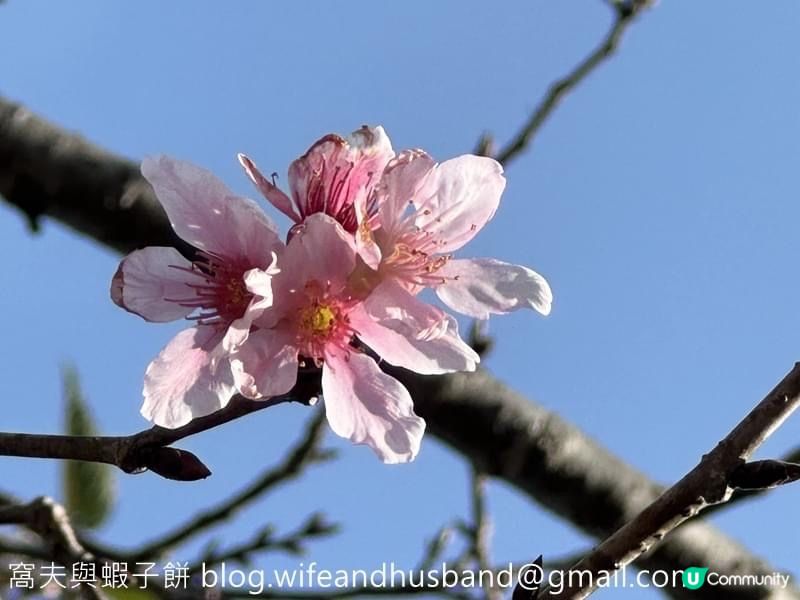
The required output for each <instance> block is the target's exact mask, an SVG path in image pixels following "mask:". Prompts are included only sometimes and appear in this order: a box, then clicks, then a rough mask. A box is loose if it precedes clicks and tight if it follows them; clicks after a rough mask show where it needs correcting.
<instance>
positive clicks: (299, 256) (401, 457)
mask: <svg viewBox="0 0 800 600" xmlns="http://www.w3.org/2000/svg"><path fill="white" fill-rule="evenodd" d="M280 264H281V272H280V273H278V274H277V275H276V276H275V277H274V279H273V282H272V283H273V292H274V302H273V304H272V305H271V306H270V307H268V308H266V309H265V310H264V311H263V312H262V314H261V315H260V316H259V317H258V318H257V319H255V320H254V321H253V331H252V333H251V334H250V337H249V339H248V343H247V344H246V345H243V346H241V347H240V348H238V349H237V351H236V352H235V354H234V355H233V356H232V358H231V367H232V370H233V375H234V381H235V384H236V386H237V388H238V389H239V390H240V391H241V393H242V394H243V395H244V396H246V397H249V398H254V399H256V398H263V397H269V396H275V395H279V394H283V393H285V392H287V391H289V390H290V389H291V388H292V387H293V386H294V384H295V382H296V379H297V369H298V366H302V365H303V363H304V362H305V361H308V362H311V363H313V364H316V365H317V366H321V368H322V395H323V398H324V403H325V409H326V413H327V417H328V421H329V423H330V425H331V428H332V429H333V430H334V432H336V433H337V434H338V435H340V436H342V437H345V438H348V439H350V440H351V441H353V442H354V443H357V444H367V445H368V446H370V447H371V448H372V449H373V450H374V451H375V452H376V453H377V454H378V456H379V457H380V458H381V459H382V460H383V461H384V462H387V463H397V462H406V461H409V460H412V459H413V458H414V457H415V456H416V454H417V452H418V451H419V445H420V441H421V438H422V434H423V432H424V429H425V422H424V421H423V420H422V419H421V418H420V417H418V416H417V415H416V414H414V410H413V403H412V400H411V396H410V395H409V393H408V391H407V390H406V388H405V387H403V385H402V384H401V383H400V382H398V381H397V380H396V379H394V378H393V377H391V376H389V375H387V374H386V373H384V372H382V371H381V369H380V368H379V367H378V365H377V363H376V362H375V360H373V359H372V358H371V357H370V356H368V355H367V354H366V353H364V352H363V351H362V349H361V348H360V347H358V346H357V345H355V344H356V340H359V341H360V342H362V343H363V344H366V345H367V346H369V347H370V348H372V350H374V351H375V352H377V353H378V354H379V355H380V356H381V358H382V359H383V360H385V361H387V362H388V363H390V364H393V365H397V366H401V367H405V368H407V369H410V370H413V371H416V372H418V373H431V374H432V373H445V372H450V371H455V370H473V369H474V368H475V365H476V363H477V362H478V360H479V359H478V356H477V355H476V354H475V352H474V351H473V350H472V349H471V348H470V347H469V346H468V345H467V344H465V343H464V342H463V340H461V338H460V337H459V336H458V328H457V325H456V322H455V320H453V319H452V317H450V316H449V315H446V314H445V313H443V312H442V311H440V310H439V309H437V308H435V307H432V306H429V305H426V304H424V303H422V302H420V301H418V300H417V299H416V298H415V297H414V296H412V295H411V294H409V293H408V292H407V291H406V290H404V289H403V288H402V287H400V286H396V285H393V284H392V283H391V282H387V284H386V285H382V286H379V288H376V290H375V291H374V293H372V294H370V296H369V297H368V298H366V299H362V298H361V297H357V296H355V295H353V293H352V292H351V290H350V289H349V279H350V275H351V273H352V271H353V269H354V268H355V265H356V249H355V243H354V240H353V236H352V235H351V234H349V233H348V232H347V231H345V229H344V228H343V227H342V225H341V224H340V223H338V222H337V221H336V220H334V218H332V217H331V216H328V215H326V214H322V213H319V214H313V215H311V216H309V217H307V218H306V219H305V220H304V221H303V223H302V224H301V225H299V226H297V227H296V231H295V235H293V236H292V238H291V239H290V241H289V244H288V246H287V247H286V250H285V251H284V252H283V254H281V256H280Z"/></svg>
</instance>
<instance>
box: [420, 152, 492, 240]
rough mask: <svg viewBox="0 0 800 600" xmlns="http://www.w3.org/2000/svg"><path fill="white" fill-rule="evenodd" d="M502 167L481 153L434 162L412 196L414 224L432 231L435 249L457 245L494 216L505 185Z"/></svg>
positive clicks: (473, 235) (471, 236)
mask: <svg viewBox="0 0 800 600" xmlns="http://www.w3.org/2000/svg"><path fill="white" fill-rule="evenodd" d="M505 185H506V180H505V178H504V177H503V167H502V166H501V165H500V163H498V162H497V161H495V160H493V159H491V158H486V157H484V156H473V155H464V156H459V157H457V158H453V159H451V160H448V161H445V162H443V163H441V164H439V165H437V166H436V168H435V169H434V170H433V171H431V173H430V174H429V175H428V177H427V178H426V180H425V184H424V186H423V188H422V189H421V190H420V192H419V194H418V197H417V198H416V199H415V200H414V205H415V206H416V208H417V216H416V219H415V224H416V225H417V226H418V227H420V228H421V229H424V230H426V231H429V232H431V234H432V235H433V236H434V239H435V240H437V242H438V246H437V252H439V253H447V252H452V251H454V250H457V249H459V248H460V247H461V246H463V245H464V244H466V243H467V242H468V241H469V240H471V239H472V238H473V237H475V235H476V234H477V233H478V231H480V230H481V229H482V228H483V226H484V225H485V224H486V223H487V221H489V219H491V218H492V217H493V216H494V213H495V211H496V210H497V206H498V204H499V203H500V196H501V195H502V193H503V189H505Z"/></svg>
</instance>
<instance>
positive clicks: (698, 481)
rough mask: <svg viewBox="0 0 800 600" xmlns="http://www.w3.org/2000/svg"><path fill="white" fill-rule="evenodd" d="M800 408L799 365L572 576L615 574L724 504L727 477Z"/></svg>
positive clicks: (581, 592) (582, 591)
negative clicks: (690, 521)
mask: <svg viewBox="0 0 800 600" xmlns="http://www.w3.org/2000/svg"><path fill="white" fill-rule="evenodd" d="M798 406H800V363H797V364H795V366H794V368H793V369H792V370H791V371H790V372H789V374H788V375H786V377H784V379H783V380H782V381H781V382H780V383H779V384H778V385H777V386H776V387H775V388H774V389H773V390H772V391H771V392H770V393H769V394H768V395H767V396H766V397H765V398H764V399H763V400H762V401H761V402H760V403H759V404H758V405H757V406H756V407H755V408H754V409H753V410H752V411H750V413H749V414H748V415H747V416H746V417H745V418H744V419H743V420H742V421H741V422H740V423H739V424H738V425H737V426H736V427H735V428H734V429H733V431H731V432H730V433H729V434H728V435H727V436H725V438H724V439H723V440H722V441H721V442H720V443H719V444H717V446H716V447H715V448H714V449H713V450H712V451H711V452H709V453H708V454H706V455H705V456H703V458H702V460H701V461H700V464H698V465H697V466H696V467H695V468H694V469H692V470H691V471H690V472H689V473H688V474H687V475H685V476H684V477H683V478H682V479H681V480H680V481H679V482H678V483H676V484H675V485H673V486H672V487H671V488H669V489H668V490H667V491H666V492H664V493H663V494H662V495H661V496H660V497H659V498H658V499H657V500H656V501H655V502H653V503H652V504H651V505H650V506H648V507H647V508H646V509H645V510H644V511H642V512H641V513H640V514H639V515H638V516H636V517H635V518H634V519H633V520H632V521H630V522H628V523H627V524H626V525H624V526H623V527H622V528H620V529H619V530H618V531H617V532H616V533H614V534H613V535H611V536H610V537H609V538H607V539H606V540H605V541H604V542H602V543H601V544H600V545H599V546H597V547H596V548H595V549H594V550H593V551H592V552H590V553H589V554H587V555H586V556H585V557H584V558H583V559H581V560H580V561H578V562H577V563H576V564H574V565H573V566H572V568H571V570H572V571H574V572H586V571H589V572H591V573H593V574H595V575H599V574H600V573H601V572H611V571H615V570H617V569H619V568H621V567H623V566H625V565H627V564H629V563H631V562H632V561H634V560H635V559H636V558H638V557H639V556H641V555H642V554H643V553H645V552H646V551H647V550H649V549H650V547H651V546H653V545H654V544H655V543H657V542H659V541H660V540H661V539H662V538H663V537H664V536H665V535H666V534H668V533H669V532H670V531H672V530H673V529H675V528H676V527H678V525H680V524H681V523H683V522H684V521H686V520H687V519H690V518H692V517H694V516H695V515H697V513H699V512H700V511H701V510H703V509H704V508H705V507H707V506H710V505H713V504H719V503H722V502H726V501H727V500H728V499H729V498H730V496H731V493H732V492H733V487H732V485H731V475H732V474H733V473H734V472H736V470H737V469H738V468H739V467H741V465H742V464H746V462H747V460H748V459H749V458H750V456H751V455H752V454H753V452H755V450H756V449H757V448H758V447H759V446H760V445H761V444H762V443H763V442H764V440H766V439H767V437H768V436H769V435H770V434H771V433H772V432H773V431H775V430H776V429H777V428H778V427H780V425H781V424H782V423H783V422H784V420H786V419H787V418H788V417H789V415H791V413H792V412H793V411H794V410H795V409H796V408H797V407H798ZM597 582H598V578H597V577H586V578H580V581H578V578H572V579H568V578H567V581H566V585H564V587H563V589H560V590H558V591H556V590H555V589H550V588H546V589H544V590H542V593H541V594H540V596H539V597H540V598H544V597H552V598H585V597H586V596H588V595H589V594H591V593H592V591H593V590H594V585H596V583H597Z"/></svg>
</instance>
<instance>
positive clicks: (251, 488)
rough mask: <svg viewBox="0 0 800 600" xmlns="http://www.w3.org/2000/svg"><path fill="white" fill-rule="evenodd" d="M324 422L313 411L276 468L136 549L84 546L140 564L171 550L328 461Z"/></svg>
mask: <svg viewBox="0 0 800 600" xmlns="http://www.w3.org/2000/svg"><path fill="white" fill-rule="evenodd" d="M324 422H325V413H324V411H321V410H320V411H317V414H316V415H314V417H313V418H312V419H311V421H310V423H309V426H308V428H307V430H306V432H305V433H304V434H303V436H302V437H301V439H300V441H299V442H298V443H297V444H296V445H295V447H294V448H293V449H292V450H291V452H289V453H288V455H287V456H286V457H285V458H284V459H283V461H282V462H281V463H280V464H279V465H277V466H276V467H273V468H271V469H269V470H267V471H265V472H264V473H263V474H262V475H261V476H259V477H258V478H257V479H256V480H255V481H253V482H252V483H250V484H249V485H248V486H247V487H245V488H244V489H242V490H239V491H237V492H236V493H234V494H232V495H231V496H229V497H228V498H225V499H224V500H223V501H222V502H220V503H219V504H218V505H216V506H213V507H211V508H208V509H206V510H204V511H202V512H201V513H199V514H197V515H195V516H194V517H192V518H191V519H190V520H189V521H187V522H186V523H182V524H180V525H178V526H177V527H175V529H173V530H172V531H169V532H167V533H165V534H163V535H160V536H159V537H158V538H156V539H154V540H152V541H150V542H147V543H145V544H144V545H142V546H141V547H140V548H138V549H135V550H127V551H126V550H117V549H113V548H109V547H104V546H102V545H100V544H97V543H93V542H89V541H85V542H84V543H85V545H86V546H87V547H88V548H90V549H91V550H92V551H93V552H94V553H95V554H97V555H98V556H103V557H106V558H112V559H115V560H120V561H127V562H141V561H146V560H149V559H158V558H159V557H161V556H162V555H163V554H164V553H165V552H167V551H168V550H170V549H171V548H174V547H175V546H177V545H179V544H181V543H183V542H185V541H187V540H188V539H190V538H192V537H195V536H196V535H198V534H200V533H202V532H203V531H205V530H207V529H208V528H210V527H213V526H214V525H217V524H219V523H221V522H222V521H225V520H227V519H229V518H230V517H232V516H233V515H234V514H235V513H236V512H238V511H239V510H241V509H242V508H243V507H244V506H246V505H247V504H249V503H250V502H253V501H254V500H256V499H257V498H260V497H261V496H263V495H264V494H266V493H267V492H269V491H270V490H272V489H274V488H275V487H277V486H278V485H280V484H283V483H285V482H287V481H291V480H292V479H295V478H297V477H298V476H299V475H300V474H301V473H302V471H303V469H304V468H305V467H307V466H308V465H311V464H315V463H321V462H325V461H328V460H331V459H332V458H333V457H334V453H333V452H332V451H330V450H327V451H324V450H321V449H320V448H319V444H320V442H321V441H322V437H323V435H324V429H323V427H322V425H323V424H324Z"/></svg>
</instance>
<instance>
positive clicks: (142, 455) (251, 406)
mask: <svg viewBox="0 0 800 600" xmlns="http://www.w3.org/2000/svg"><path fill="white" fill-rule="evenodd" d="M295 399H296V397H295V396H292V395H291V394H289V395H286V396H277V397H275V398H270V399H269V400H263V401H261V400H258V401H255V400H247V399H246V398H243V397H241V396H234V397H233V398H232V399H231V401H230V402H229V403H228V405H227V406H226V407H225V408H223V409H221V410H218V411H217V412H215V413H213V414H210V415H208V416H206V417H200V418H198V419H194V420H193V421H191V422H190V423H189V424H187V425H184V426H183V427H179V428H177V429H165V428H163V427H158V426H154V427H151V428H150V429H145V430H144V431H140V432H139V433H136V434H133V435H127V436H70V435H42V434H31V433H5V432H0V455H2V456H24V457H30V458H50V459H64V460H83V461H90V462H99V463H107V464H110V465H115V466H117V467H119V468H120V469H122V470H123V471H125V472H126V473H139V472H142V471H144V470H147V469H149V470H152V471H155V472H157V473H158V474H159V475H162V476H164V477H167V478H170V479H181V480H192V479H199V478H202V477H207V476H208V475H210V473H211V472H210V471H209V470H208V469H207V468H206V467H205V465H203V463H202V462H200V460H199V459H198V458H197V457H195V456H194V455H193V454H191V453H190V452H186V451H185V450H179V449H177V448H167V446H169V445H170V444H172V443H174V442H176V441H178V440H181V439H183V438H185V437H188V436H190V435H194V434H196V433H200V432H202V431H207V430H209V429H213V428H215V427H219V426H220V425H223V424H225V423H228V422H229V421H233V420H234V419H238V418H240V417H243V416H245V415H248V414H250V413H253V412H256V411H259V410H263V409H265V408H270V407H272V406H275V405H277V404H281V403H284V402H288V401H292V400H295Z"/></svg>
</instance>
